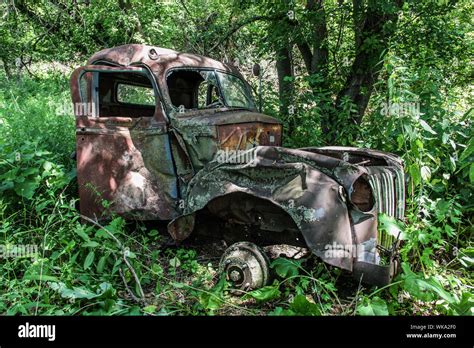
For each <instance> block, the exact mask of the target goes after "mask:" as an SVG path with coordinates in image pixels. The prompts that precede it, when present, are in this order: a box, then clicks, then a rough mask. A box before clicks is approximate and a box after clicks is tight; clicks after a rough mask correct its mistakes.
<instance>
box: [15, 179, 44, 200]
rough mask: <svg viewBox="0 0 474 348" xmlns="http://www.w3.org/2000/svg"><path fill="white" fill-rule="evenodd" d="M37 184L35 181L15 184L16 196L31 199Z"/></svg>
mask: <svg viewBox="0 0 474 348" xmlns="http://www.w3.org/2000/svg"><path fill="white" fill-rule="evenodd" d="M37 188H38V183H37V182H35V181H26V182H22V183H18V182H17V183H15V192H16V194H17V195H18V196H21V197H25V198H26V199H31V198H33V195H34V194H35V191H36V189H37Z"/></svg>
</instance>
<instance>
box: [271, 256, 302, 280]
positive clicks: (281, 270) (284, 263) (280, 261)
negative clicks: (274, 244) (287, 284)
mask: <svg viewBox="0 0 474 348" xmlns="http://www.w3.org/2000/svg"><path fill="white" fill-rule="evenodd" d="M300 265H301V261H297V260H290V259H287V258H284V257H279V258H277V259H275V260H274V261H273V262H272V264H271V267H272V268H273V269H274V270H275V272H276V273H277V274H278V275H279V276H280V277H282V278H288V277H294V276H297V275H298V274H299V268H300Z"/></svg>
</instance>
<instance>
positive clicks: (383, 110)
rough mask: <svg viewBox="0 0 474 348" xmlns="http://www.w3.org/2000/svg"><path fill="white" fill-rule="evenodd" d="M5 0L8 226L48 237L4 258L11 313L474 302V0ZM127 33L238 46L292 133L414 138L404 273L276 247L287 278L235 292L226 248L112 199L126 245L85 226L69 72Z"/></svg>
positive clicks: (230, 55)
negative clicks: (382, 282) (290, 256)
mask: <svg viewBox="0 0 474 348" xmlns="http://www.w3.org/2000/svg"><path fill="white" fill-rule="evenodd" d="M0 9H1V13H0V15H1V20H0V65H1V66H0V68H1V71H0V131H1V133H0V134H1V137H0V150H1V152H0V153H1V157H0V179H1V182H0V219H1V227H0V243H1V244H3V245H4V246H5V248H6V247H7V246H8V245H10V246H12V247H14V245H18V244H36V245H39V246H40V248H39V254H38V255H37V257H35V258H34V259H29V258H14V259H6V258H5V259H3V260H2V262H1V263H0V268H1V269H2V270H1V272H2V277H1V278H0V279H1V280H0V286H1V290H0V311H1V312H2V313H5V314H17V313H22V314H107V315H109V314H147V315H157V314H250V315H251V314H274V315H292V314H304V315H329V314H333V315H334V314H335V315H339V314H343V315H353V314H360V315H365V314H380V315H386V314H392V315H407V314H410V315H411V314H420V315H424V314H450V315H455V314H472V313H473V302H474V299H473V295H472V293H473V291H472V289H473V280H472V265H473V258H474V249H473V245H472V231H473V227H472V212H473V194H472V188H473V182H474V164H473V158H474V142H473V140H472V138H473V127H472V121H473V111H472V104H473V99H474V93H473V92H474V88H473V83H472V81H473V75H474V70H473V64H472V63H473V51H474V45H473V40H474V33H473V30H472V29H473V27H472V25H473V23H472V18H473V14H474V13H473V5H472V2H471V1H468V0H459V1H450V0H424V1H416V0H396V1H395V0H379V1H375V0H351V1H349V0H337V1H336V0H319V1H316V0H314V1H313V0H308V1H266V0H262V1H258V2H254V1H245V0H242V1H237V0H236V1H231V0H228V1H217V0H200V1H197V0H190V1H185V0H182V1H156V2H154V1H133V0H128V1H127V0H118V1H113V0H106V1H100V2H99V1H51V0H49V1H48V0H44V1H40V2H34V1H3V2H2V3H1V4H0ZM127 43H145V44H151V45H156V46H160V47H166V48H172V49H176V50H179V51H186V52H192V53H198V54H202V55H206V56H210V57H212V58H215V59H218V60H223V61H226V62H231V63H233V64H234V65H237V66H238V67H239V68H240V70H241V71H242V73H243V74H244V75H245V76H246V77H247V79H248V81H249V82H250V83H251V84H252V86H253V87H254V88H255V90H257V88H258V80H257V79H256V78H255V77H253V76H252V74H251V69H252V66H253V64H254V63H259V64H260V65H261V66H262V71H263V112H264V113H267V114H270V115H273V116H275V117H278V118H280V119H281V120H282V121H283V122H284V126H285V137H284V141H285V146H288V147H303V146H324V145H346V146H361V147H370V148H375V149H380V150H385V151H389V152H393V153H397V154H399V155H400V156H402V157H403V159H404V161H405V165H406V172H407V174H408V175H409V181H408V189H409V196H408V200H407V219H406V221H405V223H400V222H394V221H387V222H386V223H385V224H381V228H386V229H399V230H401V231H402V232H403V235H404V244H403V248H402V252H401V258H402V266H403V267H402V272H401V274H400V275H399V276H398V278H397V279H396V280H395V281H394V283H393V284H392V285H391V286H389V287H386V288H384V289H373V288H367V287H364V286H362V285H361V284H358V283H351V281H350V280H347V279H346V276H345V275H344V274H342V273H341V272H340V271H339V270H336V269H330V268H328V267H327V266H325V265H322V264H320V263H317V262H316V261H315V260H313V259H308V260H299V261H284V260H279V261H278V262H276V263H275V264H274V268H275V270H276V272H277V274H278V275H279V276H280V277H281V278H279V279H276V280H275V283H274V284H272V285H271V286H269V287H267V288H264V289H262V290H259V291H254V292H252V293H249V294H248V295H247V296H244V297H243V298H240V299H236V298H233V297H232V296H229V295H228V294H227V292H226V286H227V285H226V284H225V282H223V281H219V277H218V275H217V274H216V267H215V257H214V256H212V255H207V254H206V253H205V251H203V250H200V249H196V248H191V247H189V248H167V247H165V245H166V243H165V240H164V239H165V238H164V237H163V233H165V231H157V230H156V229H150V228H149V227H145V226H143V225H141V224H139V223H136V224H126V223H125V221H123V220H122V219H121V218H119V217H117V218H115V219H114V220H112V222H111V223H110V224H109V225H108V226H106V228H107V229H108V231H110V232H112V233H113V234H114V235H115V236H117V238H118V239H119V240H120V241H121V244H120V245H119V244H117V243H116V241H115V240H113V239H111V238H110V237H108V235H107V233H104V231H103V229H101V228H99V227H97V226H82V225H81V224H80V223H79V221H78V218H79V217H78V212H77V211H76V209H75V204H76V201H77V194H76V193H75V192H76V191H75V180H74V179H75V172H74V166H75V163H74V162H73V161H72V160H71V159H70V157H69V155H70V153H71V152H72V151H73V150H74V147H75V134H74V131H75V128H74V119H73V117H72V112H69V110H68V107H67V105H69V104H70V96H69V87H68V78H69V75H70V73H71V72H72V69H74V68H75V67H77V66H80V65H82V64H84V62H85V61H86V59H87V58H88V57H89V56H90V55H92V54H93V53H95V52H96V51H98V50H100V49H102V48H105V47H113V46H117V45H122V44H127ZM71 111H72V109H71ZM160 232H161V233H160ZM203 255H204V256H203ZM206 255H207V256H206ZM126 261H128V262H126ZM129 265H130V267H129ZM288 276H292V279H290V280H288V281H286V280H285V277H288Z"/></svg>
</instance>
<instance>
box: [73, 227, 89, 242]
mask: <svg viewBox="0 0 474 348" xmlns="http://www.w3.org/2000/svg"><path fill="white" fill-rule="evenodd" d="M74 232H75V233H76V234H77V235H78V236H79V237H81V238H82V239H84V240H85V241H86V242H89V241H90V238H89V236H88V235H87V233H86V232H85V231H84V225H77V226H76V228H75V229H74Z"/></svg>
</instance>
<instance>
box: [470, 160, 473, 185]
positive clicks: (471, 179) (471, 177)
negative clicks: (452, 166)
mask: <svg viewBox="0 0 474 348" xmlns="http://www.w3.org/2000/svg"><path fill="white" fill-rule="evenodd" d="M469 181H470V182H471V184H472V183H474V163H471V166H470V167H469Z"/></svg>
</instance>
